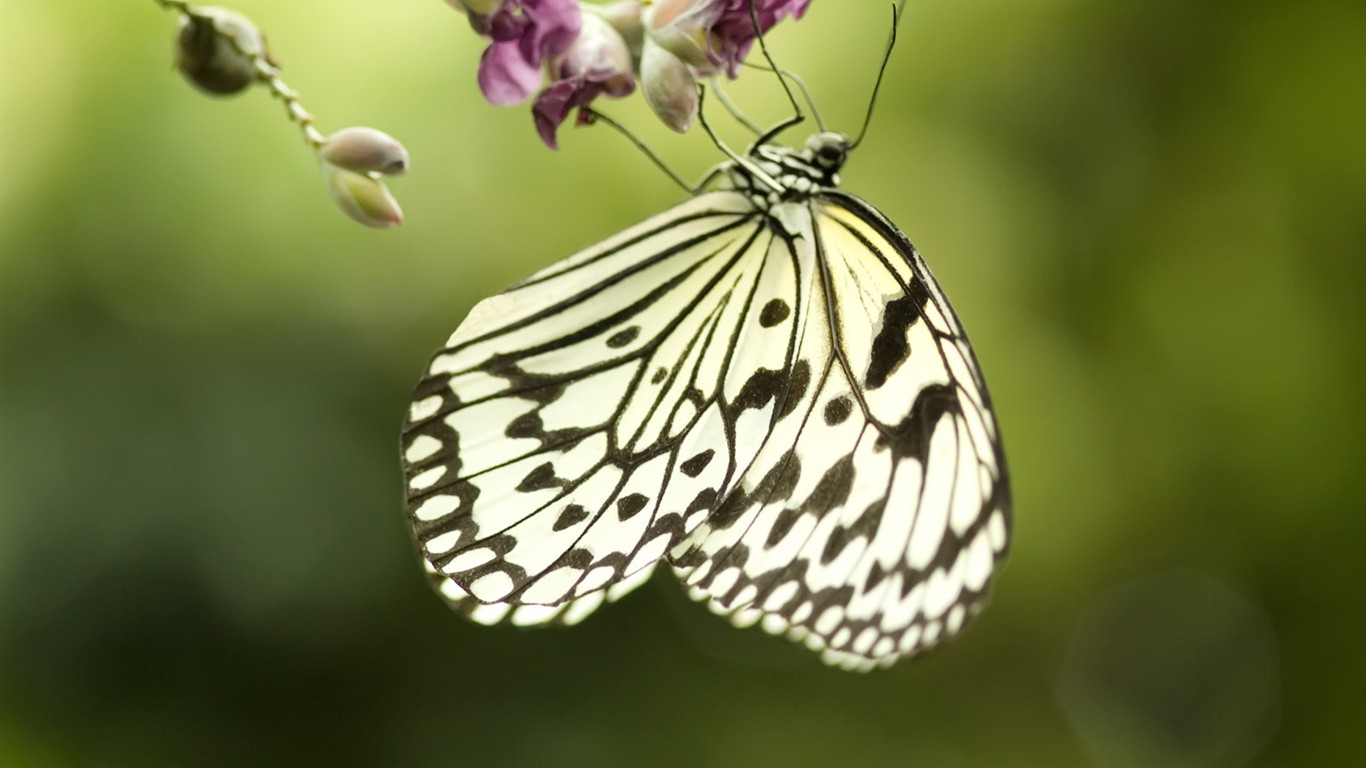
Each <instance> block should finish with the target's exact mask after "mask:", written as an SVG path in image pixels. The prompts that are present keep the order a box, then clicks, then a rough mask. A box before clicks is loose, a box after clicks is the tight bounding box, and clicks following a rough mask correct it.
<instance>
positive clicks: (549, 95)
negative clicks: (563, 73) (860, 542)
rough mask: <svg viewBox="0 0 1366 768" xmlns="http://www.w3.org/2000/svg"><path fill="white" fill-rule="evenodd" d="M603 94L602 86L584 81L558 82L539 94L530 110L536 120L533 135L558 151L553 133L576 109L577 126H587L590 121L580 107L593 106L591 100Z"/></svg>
mask: <svg viewBox="0 0 1366 768" xmlns="http://www.w3.org/2000/svg"><path fill="white" fill-rule="evenodd" d="M602 92H603V84H602V83H599V82H594V81H592V80H586V79H584V78H574V79H571V80H560V81H558V82H554V83H551V84H550V87H548V88H546V89H545V90H544V91H541V95H540V96H537V97H536V103H535V104H534V105H532V107H531V115H532V117H533V118H535V120H536V132H537V133H539V134H540V135H541V141H543V142H545V145H546V146H547V147H550V148H551V149H559V148H560V147H559V143H558V142H557V141H556V138H555V132H556V130H557V129H558V128H559V127H560V125H561V124H562V123H564V121H565V120H566V119H568V118H569V113H570V112H572V111H573V110H574V108H576V107H578V108H580V112H579V120H578V123H579V125H585V124H587V123H588V122H589V120H588V119H587V116H586V115H584V113H583V112H582V109H581V108H583V107H587V106H588V105H590V104H592V103H593V99H596V98H597V97H598V96H600V95H602Z"/></svg>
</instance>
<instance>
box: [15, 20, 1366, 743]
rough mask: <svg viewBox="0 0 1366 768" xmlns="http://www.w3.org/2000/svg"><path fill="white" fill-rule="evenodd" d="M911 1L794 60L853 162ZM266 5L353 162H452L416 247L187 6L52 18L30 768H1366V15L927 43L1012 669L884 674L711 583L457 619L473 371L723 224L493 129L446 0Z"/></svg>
mask: <svg viewBox="0 0 1366 768" xmlns="http://www.w3.org/2000/svg"><path fill="white" fill-rule="evenodd" d="M885 6H886V4H885V3H883V2H872V1H871V0H866V1H861V2H857V3H855V2H849V1H848V0H842V1H841V2H834V0H815V2H814V3H813V7H812V9H811V11H810V13H809V15H808V16H807V18H806V19H805V20H803V21H801V22H800V23H797V24H784V25H782V26H780V27H779V28H778V29H777V30H776V31H775V34H774V35H773V37H772V42H773V47H774V50H775V53H776V54H777V56H778V57H779V59H780V61H781V62H782V63H783V64H784V65H785V66H789V67H791V68H793V69H796V70H797V71H799V72H801V73H802V74H803V75H804V76H805V77H806V78H807V80H808V82H809V84H810V86H811V88H812V90H813V91H814V92H815V94H816V97H817V99H818V103H819V105H820V106H821V108H822V110H823V112H824V115H825V117H826V119H827V120H828V121H829V122H830V123H831V124H832V125H833V126H835V127H840V128H844V129H846V130H851V131H852V130H854V129H856V128H857V125H858V123H859V121H860V120H861V118H862V113H863V110H864V107H865V104H866V99H867V94H868V91H869V88H870V86H871V83H872V79H873V73H874V71H875V68H876V65H877V59H878V56H879V54H880V50H881V48H882V45H883V40H884V38H885V35H886V30H887V25H888V17H889V14H888V12H887V10H886V7H885ZM233 7H234V8H236V9H238V10H241V11H243V12H245V13H247V14H248V15H249V16H251V17H252V18H254V19H255V20H256V21H257V22H258V23H259V24H260V25H261V26H262V27H263V28H264V29H265V30H266V31H267V33H268V35H269V37H270V41H271V43H272V47H273V49H274V51H275V53H276V55H277V57H278V58H279V59H280V60H281V61H282V63H283V64H284V66H285V74H286V79H287V80H288V81H289V82H290V84H291V85H293V86H295V87H296V88H299V89H300V90H301V91H302V93H303V95H304V103H305V105H306V106H307V107H308V108H310V109H311V110H313V111H314V112H315V113H316V114H317V115H318V117H319V120H320V124H321V127H322V128H323V129H324V130H325V131H330V130H335V129H337V128H340V127H343V126H346V125H353V124H370V125H375V126H377V127H380V128H382V129H385V130H387V131H389V132H391V133H393V134H394V135H396V136H398V137H399V138H400V139H402V140H403V141H404V142H405V143H406V145H407V146H408V148H409V150H410V151H411V152H412V156H413V170H412V172H411V174H410V175H409V176H408V177H405V178H403V179H400V180H399V181H398V182H397V183H396V184H395V185H394V187H395V190H396V193H397V194H398V196H399V199H400V200H401V201H402V203H403V205H404V209H405V212H406V214H407V218H408V222H407V223H406V224H405V225H404V226H403V227H402V228H400V229H398V230H394V231H387V232H374V231H369V230H364V229H362V228H360V227H359V226H356V225H353V224H352V223H351V222H350V221H348V220H347V219H345V218H344V217H343V216H342V215H341V214H340V213H339V212H338V211H337V210H335V209H334V208H333V206H332V204H331V202H330V201H329V200H328V199H327V196H326V193H325V191H324V189H323V186H322V183H321V180H320V177H319V175H318V173H317V171H316V167H315V165H314V162H313V160H312V158H311V157H310V155H309V153H308V152H307V151H306V150H305V149H304V148H303V147H302V146H301V144H300V142H299V140H298V138H297V136H296V134H295V132H294V129H293V128H292V127H291V126H289V125H288V124H287V123H286V122H285V121H284V120H283V119H281V114H280V109H279V107H278V105H276V104H274V103H271V102H270V101H269V100H268V99H267V98H266V95H265V94H264V93H250V94H248V95H246V96H244V97H241V98H237V99H231V100H226V101H223V100H211V99H208V98H205V97H203V96H201V95H200V94H198V93H197V92H194V91H192V90H191V89H190V88H188V87H187V86H186V85H185V83H184V82H183V81H182V80H181V79H180V78H179V76H178V75H176V74H175V73H174V72H172V71H171V70H170V64H169V62H170V38H171V30H172V27H173V21H174V20H173V19H172V18H171V16H170V15H169V14H166V13H162V12H160V11H158V9H157V7H156V6H155V4H154V3H152V2H149V1H146V0H144V2H118V3H112V2H108V3H75V4H73V3H56V2H48V1H47V0H4V2H3V6H0V8H3V21H2V22H0V27H2V29H3V56H4V61H3V88H2V89H0V93H2V94H3V141H2V142H0V149H2V150H3V154H2V155H0V193H3V197H2V198H0V214H3V222H0V223H2V225H3V229H2V230H0V252H2V255H3V273H2V274H3V278H2V280H3V282H0V342H3V349H2V351H0V365H2V366H3V367H2V369H0V370H2V372H3V383H2V384H0V408H2V409H3V411H2V412H0V428H2V432H0V473H3V474H2V475H0V514H3V530H2V538H0V653H3V657H2V658H0V729H2V730H0V763H3V764H4V765H6V766H9V765H14V766H29V765H33V766H47V765H51V766H62V765H109V766H125V765H126V766H157V765H178V766H179V765H195V766H213V765H233V766H238V765H336V766H341V765H418V766H438V765H441V766H451V765H514V766H537V765H566V766H579V765H601V766H616V765H679V766H704V765H705V766H766V765H794V766H805V765H813V766H814V765H821V766H845V765H850V766H856V765H868V766H883V765H887V766H894V765H927V766H955V765H964V766H977V765H1085V764H1099V765H1134V766H1146V765H1186V766H1198V765H1240V764H1247V763H1252V764H1263V765H1329V764H1335V763H1346V762H1348V761H1349V760H1350V759H1352V758H1353V757H1357V758H1359V757H1360V756H1361V753H1362V740H1361V736H1360V729H1361V723H1362V722H1366V711H1363V710H1366V705H1364V704H1363V701H1366V698H1364V697H1363V695H1362V685H1363V682H1362V681H1363V680H1366V663H1363V653H1362V651H1361V640H1360V638H1361V637H1362V633H1363V631H1366V618H1363V614H1362V607H1363V606H1362V602H1363V601H1362V600H1361V592H1362V584H1363V577H1362V573H1363V569H1362V565H1361V555H1360V552H1361V546H1362V543H1363V540H1364V539H1366V537H1364V536H1363V533H1364V532H1363V525H1362V518H1363V514H1362V513H1363V507H1366V504H1363V501H1362V490H1363V484H1362V482H1361V478H1362V460H1363V453H1364V452H1363V448H1362V437H1361V435H1362V427H1363V424H1362V421H1363V419H1362V412H1363V409H1362V407H1361V405H1360V402H1359V399H1360V398H1361V396H1362V395H1363V373H1366V371H1363V368H1364V367H1366V366H1364V365H1363V361H1364V360H1366V357H1363V349H1362V344H1361V337H1362V332H1363V329H1366V322H1364V321H1366V311H1364V310H1363V306H1366V304H1364V303H1363V288H1366V280H1363V277H1364V276H1366V275H1363V272H1366V267H1363V262H1364V261H1366V259H1364V258H1363V257H1366V6H1363V5H1362V4H1361V3H1359V2H1346V1H1344V2H1328V1H1326V0H1325V1H1311V2H1303V3H1286V2H1281V1H1278V0H1277V1H1273V0H1254V1H1248V2H1234V1H1233V0H1208V1H1206V2H1187V1H1185V0H1131V1H1128V2H1123V1H1118V0H1117V1H1114V2H1101V1H1099V0H1093V1H1092V2H1084V1H1082V0H1037V1H1036V2H1030V3H1021V2H1015V1H1014V0H984V1H981V2H972V3H963V2H952V1H951V0H912V2H911V3H910V8H909V14H908V18H907V20H906V22H905V26H904V30H903V31H904V37H903V43H902V44H901V46H900V47H899V48H898V50H897V51H896V54H895V56H894V57H893V60H892V63H891V68H890V72H889V75H888V84H887V86H886V89H885V91H884V93H883V95H882V99H881V102H880V104H879V109H878V115H877V119H876V121H875V123H874V126H873V131H872V133H871V135H870V138H869V140H868V142H867V143H866V145H864V146H863V147H861V148H860V149H859V151H858V153H857V154H856V155H855V157H854V159H853V160H852V162H851V163H850V165H849V167H848V169H847V171H846V173H845V181H846V186H847V188H849V189H851V190H853V191H855V192H857V193H858V194H860V195H862V196H864V197H866V198H867V199H869V200H870V201H872V202H874V203H875V204H876V205H878V206H879V207H881V208H882V209H883V210H884V211H885V212H886V213H887V214H888V215H889V216H890V217H891V218H892V219H893V220H895V221H897V222H898V223H900V225H901V226H902V227H903V228H904V229H905V230H906V231H907V232H908V233H909V234H910V237H911V239H912V240H914V241H915V242H916V243H917V245H918V246H919V247H920V249H921V250H922V252H923V253H924V254H925V255H926V257H927V259H928V260H929V261H930V263H931V265H932V266H933V267H934V269H935V271H936V273H937V275H938V277H939V279H940V281H941V282H942V284H943V286H944V287H945V289H946V291H947V292H948V293H949V294H950V295H951V296H952V298H953V301H954V303H955V304H956V306H957V308H958V310H959V313H960V314H961V316H962V317H963V319H964V321H965V323H966V325H967V326H968V328H969V329H970V331H971V332H972V337H973V340H974V342H975V344H976V347H977V350H978V354H979V356H980V358H981V360H982V362H983V365H984V368H985V370H986V372H987V375H988V378H989V380H990V383H991V387H992V392H993V394H994V395H995V398H996V401H997V404H998V407H999V411H1000V414H999V417H1000V421H1001V424H1002V425H1003V428H1004V434H1005V436H1006V445H1007V450H1008V454H1009V458H1010V462H1011V469H1012V472H1013V475H1014V482H1015V498H1016V500H1017V512H1016V515H1017V517H1016V540H1015V547H1014V550H1013V552H1012V554H1011V558H1010V560H1009V562H1008V564H1007V567H1006V569H1005V570H1004V572H1003V573H1002V574H1001V577H1000V579H999V581H998V588H997V590H996V592H995V596H994V599H993V603H992V605H991V607H990V608H989V609H988V610H987V611H986V612H985V613H984V614H983V615H982V616H981V617H980V618H979V619H978V620H977V621H976V623H975V624H974V625H973V626H972V628H971V629H970V630H969V631H968V632H966V634H965V635H964V636H963V637H961V638H960V639H959V640H958V641H956V642H955V643H953V644H952V645H951V646H948V647H946V648H944V649H941V650H940V651H938V652H935V653H933V654H930V655H929V656H928V657H926V658H923V659H921V660H918V661H916V662H913V663H905V664H902V665H900V666H898V667H895V668H893V669H892V670H890V671H885V672H880V673H875V674H871V675H867V676H856V675H848V674H845V673H842V672H838V671H835V670H831V669H827V668H825V667H823V666H821V665H820V664H819V662H818V661H817V659H816V658H815V657H814V655H813V654H810V653H808V652H806V651H805V650H802V649H800V648H797V647H793V646H789V645H788V644H787V643H785V642H783V641H780V640H775V639H773V638H769V637H768V636H766V635H764V634H763V633H760V632H757V631H747V632H741V631H738V630H734V629H731V628H730V627H729V626H728V625H726V624H725V623H724V622H722V621H720V620H717V619H716V618H714V617H712V616H711V615H709V614H708V613H707V611H706V610H705V609H704V608H702V607H701V606H697V605H694V604H691V603H689V602H688V601H687V600H686V599H685V598H684V597H683V596H682V595H681V591H680V590H679V589H678V587H677V585H676V584H674V583H672V580H671V579H669V578H659V579H657V580H656V581H655V582H653V583H651V584H650V585H648V586H646V587H645V588H643V589H642V590H640V591H639V592H638V593H636V594H634V595H632V596H631V597H630V598H629V599H627V600H625V601H623V602H622V603H621V604H619V605H616V606H611V607H609V608H606V609H604V610H602V611H600V612H599V613H598V614H596V615H594V616H593V617H592V618H591V619H590V620H589V621H587V622H586V623H585V624H583V625H582V626H579V627H577V628H574V629H572V630H563V631H540V632H536V631H518V630H514V629H501V628H500V629H487V628H481V627H476V626H474V625H471V624H469V623H467V622H465V621H464V620H462V619H461V618H459V617H458V616H456V615H455V614H454V613H452V612H450V611H449V610H448V609H447V608H446V607H445V606H444V605H443V604H442V603H441V602H440V601H439V600H438V599H437V598H436V597H435V596H434V595H433V594H432V593H431V592H430V591H429V590H428V588H427V586H426V583H425V582H424V580H423V578H422V576H421V573H420V570H419V567H418V563H417V559H416V557H415V555H414V550H413V547H412V544H411V543H410V541H409V536H408V531H407V529H406V526H405V523H404V520H403V514H402V505H401V496H402V494H401V485H400V476H399V465H398V452H397V442H398V427H399V424H400V422H401V420H402V416H403V413H404V410H405V408H406V405H407V402H408V395H409V392H410V390H411V387H412V386H413V385H414V384H415V383H416V381H417V379H418V377H419V375H420V373H421V371H422V370H423V366H424V364H425V362H426V360H427V358H428V355H429V354H430V353H431V352H432V350H433V349H435V348H436V347H437V346H438V345H439V344H440V343H441V342H442V341H443V340H444V339H445V337H446V336H447V334H448V333H449V332H450V331H451V330H452V329H453V328H454V327H455V325H456V324H457V323H458V322H459V320H460V319H461V318H462V317H463V316H464V313H465V312H466V311H467V310H468V309H469V308H470V306H471V305H472V304H473V303H474V302H475V301H477V300H478V299H479V298H480V297H483V296H486V295H488V294H490V293H492V292H495V291H497V290H499V289H501V288H502V287H504V286H506V285H507V284H509V283H511V282H513V281H514V280H516V279H518V278H520V277H522V276H524V275H526V274H528V273H529V272H530V271H532V270H533V269H536V268H539V267H541V266H544V265H546V264H548V263H550V262H551V261H552V260H554V259H556V258H558V257H560V256H562V255H566V254H568V253H569V252H570V251H572V250H575V249H577V248H579V247H581V246H583V245H586V244H588V243H591V242H594V241H596V240H598V239H600V238H602V237H604V236H606V235H607V234H609V233H612V232H614V231H616V230H619V229H621V228H623V227H625V226H627V225H628V224H630V223H632V222H635V221H637V220H639V219H642V218H644V217H645V216H647V215H648V214H650V213H653V212H656V211H658V210H661V209H663V208H665V207H666V206H668V205H670V204H671V203H673V202H675V201H677V200H678V199H679V198H680V196H681V193H680V191H679V190H678V189H677V188H675V187H673V186H672V185H671V184H670V182H669V181H668V180H667V179H666V178H665V177H664V176H663V175H662V174H660V173H658V172H656V171H655V170H654V169H653V168H652V167H650V166H649V165H648V164H647V163H646V162H645V161H644V160H643V159H642V157H640V156H639V155H638V154H637V153H635V152H634V151H633V150H631V149H630V148H629V147H628V146H627V145H626V144H625V142H624V141H622V139H621V138H620V137H618V136H616V135H615V134H613V133H612V132H611V131H609V130H607V129H606V128H598V129H592V130H566V131H565V132H564V134H563V135H562V147H563V149H562V151H560V152H559V153H552V152H550V151H548V150H545V149H544V148H543V147H541V146H540V144H539V143H538V141H537V140H536V137H535V135H534V132H533V130H532V126H531V120H530V117H529V114H528V111H527V109H526V108H525V107H520V108H515V109H497V108H493V107H490V106H487V105H485V104H484V103H483V102H482V101H481V99H480V97H479V93H478V90H477V88H476V86H475V82H474V71H475V66H476V62H477V58H478V53H479V49H480V45H479V42H478V41H477V40H476V39H475V38H474V36H473V35H472V34H471V33H469V31H468V29H467V28H466V26H465V23H464V20H463V19H461V18H459V17H458V16H457V15H456V14H454V13H453V12H452V11H451V10H450V9H449V8H448V7H446V6H445V5H444V4H443V3H441V2H437V0H412V1H411V2H404V3H396V2H380V1H378V0H376V1H374V2H366V3H336V2H323V0H294V2H290V3H287V4H286V3H272V2H266V1H265V0H241V2H238V3H236V4H235V5H234V6H233ZM733 95H734V96H735V97H736V99H737V100H738V101H740V102H741V103H742V104H743V105H744V106H745V107H746V109H747V110H748V111H750V112H751V113H752V114H753V115H754V116H755V117H757V118H759V119H760V120H762V121H768V120H774V119H776V118H778V117H780V116H781V115H782V114H783V107H782V102H781V99H780V97H779V95H778V93H777V89H776V88H775V87H774V84H773V83H772V82H771V81H770V80H768V79H767V78H764V77H756V76H752V75H751V76H747V77H746V78H743V79H742V81H741V82H739V83H737V84H736V86H735V88H734V89H733ZM638 101H639V99H635V100H632V102H631V103H627V104H621V105H617V106H614V107H613V109H612V110H611V111H612V114H614V115H616V116H617V117H618V118H619V119H621V120H623V121H624V122H627V123H629V124H630V125H632V126H633V127H635V128H636V129H637V130H638V131H639V132H640V133H641V134H643V135H644V136H645V138H646V139H647V140H648V141H649V142H650V143H651V144H652V145H654V146H655V147H656V148H658V150H659V151H660V153H661V154H663V155H664V156H665V157H666V158H668V159H669V161H670V162H671V163H673V164H675V165H676V166H678V167H680V168H681V169H684V172H685V174H686V175H689V176H694V175H700V173H701V171H702V170H703V169H705V168H706V167H707V166H708V165H710V164H711V163H713V162H715V161H716V160H717V159H718V158H719V155H718V153H717V151H716V150H715V148H714V147H712V146H711V145H710V144H709V143H708V142H707V140H706V139H705V138H704V137H703V136H702V135H701V134H700V133H695V134H694V135H690V136H686V137H675V136H673V135H672V134H668V133H667V132H666V131H664V130H663V129H662V128H659V127H656V126H654V125H653V124H652V123H651V121H650V119H649V117H648V116H647V114H646V113H645V112H644V111H643V109H642V107H641V105H640V104H639V103H637V102H638ZM718 122H724V121H721V120H718ZM727 135H728V136H729V137H731V138H732V140H734V141H736V142H740V141H742V138H743V137H742V136H741V134H739V133H738V132H735V131H731V132H730V133H728V134H727ZM790 138H791V140H793V141H798V140H800V136H793V137H790ZM1353 753H1355V755H1353Z"/></svg>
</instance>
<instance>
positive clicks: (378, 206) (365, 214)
mask: <svg viewBox="0 0 1366 768" xmlns="http://www.w3.org/2000/svg"><path fill="white" fill-rule="evenodd" d="M322 167H323V179H324V180H325V181H326V182H327V190H328V191H329V192H331V193H332V199H333V200H335V201H336V202H337V206H338V207H340V208H341V209H342V211H343V212H344V213H345V214H346V215H347V216H350V217H351V218H352V219H354V220H356V221H358V222H360V223H361V224H364V225H365V226H367V227H375V228H376V229H387V228H388V227H395V226H398V225H399V224H402V223H403V211H402V210H400V209H399V207H398V202H397V201H396V200H394V196H393V195H391V194H389V188H388V187H386V186H384V182H382V181H380V180H379V179H378V178H376V177H375V176H371V175H368V174H364V173H356V172H355V171H348V170H346V169H345V168H338V167H337V166H335V165H332V164H331V163H326V162H325V163H323V164H322Z"/></svg>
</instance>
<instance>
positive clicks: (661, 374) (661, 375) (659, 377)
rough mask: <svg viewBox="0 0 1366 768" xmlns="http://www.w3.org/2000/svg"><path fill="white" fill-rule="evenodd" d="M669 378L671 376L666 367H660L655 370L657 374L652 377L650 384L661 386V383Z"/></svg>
mask: <svg viewBox="0 0 1366 768" xmlns="http://www.w3.org/2000/svg"><path fill="white" fill-rule="evenodd" d="M668 376H669V369H667V368H665V367H664V366H660V367H659V368H657V369H656V370H655V374H654V375H653V376H651V377H650V383H651V384H661V383H663V381H664V379H666V378H668Z"/></svg>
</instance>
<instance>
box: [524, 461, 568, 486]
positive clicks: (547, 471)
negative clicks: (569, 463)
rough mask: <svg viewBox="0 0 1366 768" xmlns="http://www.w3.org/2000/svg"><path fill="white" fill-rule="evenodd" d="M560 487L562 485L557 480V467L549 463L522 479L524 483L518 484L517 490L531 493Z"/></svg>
mask: <svg viewBox="0 0 1366 768" xmlns="http://www.w3.org/2000/svg"><path fill="white" fill-rule="evenodd" d="M559 485H561V483H560V481H559V480H557V479H556V478H555V467H554V466H553V465H552V464H551V463H550V462H548V461H547V462H546V463H544V464H542V465H540V466H539V467H536V468H535V469H533V470H531V471H530V472H529V473H527V476H526V477H524V478H522V482H520V483H518V484H517V490H519V491H521V492H522V493H530V492H532V491H544V490H546V489H547V488H556V487H558V486H559Z"/></svg>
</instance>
